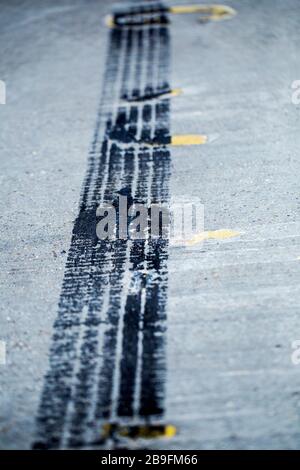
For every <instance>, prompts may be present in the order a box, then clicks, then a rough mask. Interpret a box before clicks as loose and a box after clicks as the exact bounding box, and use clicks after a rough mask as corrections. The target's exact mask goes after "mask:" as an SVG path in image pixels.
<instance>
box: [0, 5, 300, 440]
mask: <svg viewBox="0 0 300 470" xmlns="http://www.w3.org/2000/svg"><path fill="white" fill-rule="evenodd" d="M174 3H177V4H185V3H186V4H188V3H189V2H187V1H186V0H184V1H180V2H178V1H177V2H174ZM206 3H213V2H206ZM112 4H113V2H110V4H109V5H108V3H107V2H102V1H94V0H90V1H83V0H75V1H72V2H71V1H67V0H63V1H60V2H55V1H51V2H50V1H48V0H42V1H29V0H27V1H16V0H12V1H9V2H8V1H7V2H6V1H3V0H2V1H1V2H0V8H1V17H0V43H1V45H2V47H1V48H0V79H1V80H4V81H5V82H6V86H7V103H6V105H0V122H1V125H0V149H1V161H0V165H1V186H0V190H1V197H0V204H1V209H0V213H1V228H0V230H1V254H0V257H1V258H0V259H1V268H2V269H1V313H0V315H1V316H0V319H1V329H0V340H2V341H5V342H6V347H7V358H6V359H7V360H6V365H0V387H1V389H0V391H1V395H0V396H1V398H0V447H1V448H3V449H19V448H22V449H23V448H25V449H27V448H30V446H31V445H32V443H33V441H34V439H35V417H36V415H37V409H38V406H39V402H40V397H41V393H42V388H43V380H44V376H45V373H46V371H47V369H48V361H49V348H50V345H51V336H52V333H53V329H52V327H53V323H54V321H55V319H56V316H57V305H58V301H59V295H60V291H61V285H62V280H63V273H64V267H65V263H66V256H67V252H68V249H69V245H70V239H71V233H72V228H73V225H74V219H75V218H76V216H77V212H78V202H79V195H80V191H81V187H82V182H83V179H84V175H85V172H86V168H87V155H88V150H89V148H90V144H91V140H92V136H93V130H94V127H95V121H96V114H97V109H98V102H99V98H100V90H101V86H102V81H103V75H104V67H105V56H106V47H107V40H108V34H109V30H108V29H107V28H106V27H105V25H104V23H103V18H104V16H105V14H107V13H109V12H110V8H111V6H112ZM169 4H171V2H169ZM172 4H173V3H172ZM226 4H228V5H230V6H232V7H233V8H235V9H236V11H237V15H236V16H235V17H233V18H232V19H230V20H228V21H222V22H210V23H207V24H200V23H198V22H197V16H195V15H172V17H171V25H170V27H169V31H170V38H171V52H172V54H171V59H172V61H171V73H172V79H171V84H172V85H171V86H172V87H173V88H178V87H179V88H181V89H182V90H183V94H182V95H180V96H177V97H174V98H172V101H171V111H170V117H171V133H172V135H177V134H204V135H207V136H208V143H207V144H205V145H201V146H188V147H171V158H172V174H171V179H170V193H171V195H172V197H174V198H175V199H176V198H181V197H185V198H188V199H189V198H191V199H193V198H199V199H200V200H201V201H202V203H203V204H204V210H205V230H207V231H212V230H219V229H231V230H235V231H237V232H239V233H240V235H239V236H236V237H234V238H230V239H225V240H213V239H212V240H207V241H205V242H204V244H203V245H199V246H198V245H195V246H193V247H192V248H189V249H186V248H185V247H173V246H172V247H170V252H169V293H168V305H167V314H168V321H167V324H168V327H167V374H166V404H165V415H166V417H165V420H166V422H169V423H172V424H173V425H175V426H176V427H177V430H178V432H177V435H176V436H175V437H174V438H172V439H169V440H155V441H153V442H151V444H149V445H150V447H152V448H163V449H279V448H284V449H299V448H300V444H299V443H300V369H299V367H300V365H298V366H297V365H295V364H293V362H292V360H291V355H292V352H293V349H292V346H291V344H292V342H293V341H295V340H297V339H300V322H299V300H300V284H299V280H300V276H299V273H300V261H299V257H300V239H299V229H300V218H299V210H300V207H299V203H300V199H299V198H300V193H299V183H298V181H299V176H298V175H299V171H300V160H299V158H298V153H299V148H300V135H299V124H300V115H299V110H300V105H295V104H293V103H292V92H293V90H292V89H291V84H292V82H293V81H294V80H297V79H300V65H299V58H298V57H299V52H298V47H299V46H298V45H299V35H300V28H299V26H300V16H299V8H300V6H299V3H298V2H297V1H296V0H287V1H283V0H272V1H271V0H263V1H254V0H242V1H237V0H231V1H228V2H226ZM136 445H137V446H138V445H139V444H138V443H137V444H136Z"/></svg>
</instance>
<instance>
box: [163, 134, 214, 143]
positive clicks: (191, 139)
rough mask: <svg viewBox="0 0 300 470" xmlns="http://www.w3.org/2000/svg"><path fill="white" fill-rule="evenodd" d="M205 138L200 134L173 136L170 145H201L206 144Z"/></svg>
mask: <svg viewBox="0 0 300 470" xmlns="http://www.w3.org/2000/svg"><path fill="white" fill-rule="evenodd" d="M206 142H207V136H206V135H200V134H196V135H193V134H187V135H173V136H172V138H171V145H201V144H206Z"/></svg>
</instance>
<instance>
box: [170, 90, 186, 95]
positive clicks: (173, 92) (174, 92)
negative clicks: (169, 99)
mask: <svg viewBox="0 0 300 470" xmlns="http://www.w3.org/2000/svg"><path fill="white" fill-rule="evenodd" d="M182 93H183V92H182V89H181V88H174V89H173V90H172V91H171V93H170V95H171V96H178V95H181V94H182Z"/></svg>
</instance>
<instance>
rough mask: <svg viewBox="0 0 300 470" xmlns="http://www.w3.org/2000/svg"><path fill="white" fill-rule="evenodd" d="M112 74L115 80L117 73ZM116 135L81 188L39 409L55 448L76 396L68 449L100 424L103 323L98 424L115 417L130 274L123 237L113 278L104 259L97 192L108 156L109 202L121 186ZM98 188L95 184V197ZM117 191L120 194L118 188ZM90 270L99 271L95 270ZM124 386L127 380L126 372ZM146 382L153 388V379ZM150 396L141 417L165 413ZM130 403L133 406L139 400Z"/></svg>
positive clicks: (115, 44) (44, 442)
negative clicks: (93, 401)
mask: <svg viewBox="0 0 300 470" xmlns="http://www.w3.org/2000/svg"><path fill="white" fill-rule="evenodd" d="M129 31H130V30H129ZM138 34H139V37H140V38H141V32H139V33H138ZM151 35H153V29H152V28H151V29H150V30H149V37H151ZM128 37H129V39H128V42H127V47H128V50H129V52H130V48H131V45H130V41H131V39H130V34H129V36H128ZM120 38H121V33H120V32H118V31H113V32H112V38H111V46H110V50H113V49H114V48H115V49H118V48H119V46H120ZM128 43H129V46H128ZM150 49H151V47H150ZM111 57H113V55H111ZM108 62H109V61H108ZM107 70H110V72H111V73H112V72H113V73H116V66H115V64H114V65H111V64H109V66H108V67H107ZM124 76H125V79H124V78H123V83H125V81H126V76H127V75H126V64H125V72H124ZM109 79H110V80H111V76H110V78H109ZM148 87H149V86H148ZM149 88H152V89H153V87H151V86H150V87H149ZM146 106H147V107H148V105H145V107H146ZM152 109H153V107H152ZM148 111H149V107H148V110H147V109H146V110H145V109H144V110H143V116H146V115H147V113H148ZM135 121H137V109H136V108H135V107H132V109H131V111H130V116H129V125H130V128H131V131H130V132H129V135H133V134H135V133H136V132H137V126H136V124H135ZM124 122H125V125H126V122H127V121H126V119H125V121H124V110H121V111H120V112H119V113H118V118H117V125H118V126H120V127H121V128H122V127H123V125H124ZM167 133H168V130H167V129H164V128H163V127H162V128H160V129H159V137H160V135H162V134H167ZM106 134H107V135H108V136H109V138H110V139H111V135H112V131H111V116H108V120H107V131H106ZM156 134H157V132H156ZM159 137H158V138H159ZM109 138H107V139H106V140H104V142H103V144H102V149H101V153H100V158H98V162H97V154H96V151H95V148H96V143H97V132H96V134H95V138H94V141H93V146H92V152H91V155H90V166H89V170H88V175H87V178H86V183H85V187H84V190H83V193H82V199H81V204H80V212H79V216H78V218H77V220H76V222H75V226H74V230H73V235H72V242H71V247H70V251H69V256H68V261H67V265H66V272H65V278H64V283H63V289H62V294H61V300H60V303H59V314H58V319H57V321H56V322H55V325H54V331H55V333H54V336H53V344H52V348H51V352H50V372H49V373H48V375H47V377H46V379H45V388H44V392H43V396H42V400H41V406H40V410H39V416H38V425H39V431H38V437H39V442H38V443H37V444H36V447H47V448H56V447H59V446H60V444H61V437H62V436H61V434H62V430H63V424H64V419H65V413H66V409H67V404H68V402H69V401H70V400H73V401H74V412H73V417H72V420H71V430H70V434H71V438H70V440H69V442H68V445H69V446H74V447H75V446H76V445H80V444H81V443H82V442H84V434H85V433H84V429H82V428H83V425H85V426H91V425H93V424H96V423H88V422H86V419H87V408H88V394H89V390H90V388H91V382H92V381H93V380H94V370H95V367H96V363H97V347H98V344H97V336H98V331H97V330H98V328H99V325H100V324H101V323H105V324H108V325H110V328H109V329H108V330H107V331H106V333H105V342H104V345H103V357H104V358H103V366H102V370H101V374H100V383H99V391H98V393H99V394H98V403H97V408H96V415H95V420H96V421H97V420H98V419H101V418H109V417H110V414H111V389H112V380H113V377H112V370H113V368H114V367H115V362H114V361H115V357H114V354H112V353H113V351H115V336H116V332H117V326H118V320H119V318H118V311H119V309H120V295H121V292H122V286H121V285H120V281H121V279H122V275H123V274H124V272H123V271H124V265H125V255H126V241H123V240H118V241H116V242H114V247H113V250H114V253H115V254H114V259H113V270H112V272H110V273H109V275H108V273H107V272H106V271H107V267H106V263H105V256H106V254H107V249H108V248H109V247H108V245H107V243H106V242H99V241H97V240H96V239H95V223H96V222H95V213H96V208H97V204H96V200H97V195H95V194H96V193H98V191H99V189H98V188H99V187H101V185H102V184H103V175H102V173H101V169H102V168H103V166H105V165H108V161H109V162H110V163H109V178H108V183H107V187H106V198H105V199H108V200H110V201H111V196H112V192H114V191H115V189H116V188H113V187H112V183H111V181H114V182H116V179H115V176H116V174H119V173H120V161H119V160H120V159H121V158H122V156H123V158H124V149H122V147H121V148H119V147H118V145H112V146H111V150H110V155H109V157H108V155H107V153H108V139H109ZM129 142H130V140H129ZM155 152H157V154H159V152H160V150H159V149H157V150H155ZM125 158H126V160H125V161H126V164H125V166H126V165H127V171H125V175H126V176H125V178H124V182H125V183H126V185H127V186H128V182H129V179H130V175H132V174H133V149H127V150H125ZM114 161H115V163H114ZM95 172H96V173H97V178H96V179H94V181H95V183H94V184H93V185H92V181H93V177H94V174H95ZM91 186H93V187H94V191H93V193H92V197H91ZM113 189H114V191H112V190H113ZM129 192H130V187H129ZM143 243H144V242H143ZM99 245H100V246H99ZM136 246H137V245H136ZM96 248H97V249H96ZM134 251H136V249H134ZM153 253H155V255H154V258H157V255H158V251H157V250H155V249H154V250H153ZM135 256H136V259H139V258H140V259H142V257H143V256H144V250H140V253H138V254H137V255H136V253H132V254H131V258H132V257H133V258H134V257H135ZM160 256H161V257H162V258H163V255H159V256H158V258H159V257H160ZM151 263H152V262H150V265H151ZM156 266H157V265H156ZM91 267H92V268H93V269H92V270H91ZM136 267H137V265H136V264H135V265H134V264H133V272H134V271H135V268H136ZM107 283H109V285H110V302H109V305H110V307H109V309H108V311H107V315H106V318H105V319H103V318H101V317H99V312H101V302H102V296H103V289H104V287H105V285H106V284H107ZM153 294H154V298H155V299H159V295H158V292H157V286H156V287H155V288H154V291H153ZM147 299H148V306H150V307H148V310H149V311H152V314H151V315H152V317H151V315H149V314H147V317H149V318H152V320H151V322H149V325H150V323H151V325H152V326H149V331H150V329H151V327H152V329H153V325H154V324H155V311H154V312H153V308H154V310H159V308H160V307H159V305H158V304H157V302H156V301H154V300H153V295H150V294H149V292H148V294H147ZM127 304H128V308H127V310H126V311H127V314H129V312H130V310H132V305H131V306H130V302H127ZM132 304H134V305H135V307H134V309H135V310H136V311H137V312H139V305H140V298H136V299H135V300H134V302H133V303H132ZM161 305H162V303H161ZM84 306H88V314H87V318H86V321H85V326H87V327H88V329H87V331H86V332H85V335H84V339H83V344H82V346H81V367H80V370H79V373H78V375H77V377H76V379H77V385H76V393H75V397H74V396H71V390H70V381H71V379H72V375H73V370H74V361H76V360H78V358H76V356H75V345H76V342H77V340H78V336H79V332H78V330H79V328H80V327H81V326H82V319H81V318H80V314H81V313H82V310H83V308H84ZM146 310H147V309H146ZM138 315H139V313H138ZM128 318H129V317H128ZM162 318H163V316H162ZM131 320H132V319H131ZM135 328H136V327H135ZM133 331H134V328H133V329H132V327H131V326H130V325H129V327H128V328H126V330H125V331H124V338H125V339H124V341H125V342H126V341H127V342H128V339H130V335H132V332H133ZM128 335H129V338H128ZM147 337H148V345H150V344H152V346H155V342H153V334H152V335H148V336H147V335H146V340H144V342H145V344H147ZM126 338H127V340H126ZM149 338H151V340H149ZM159 346H161V345H159ZM147 350H148V352H147V355H146V351H147ZM64 356H66V358H65V359H63V358H64ZM150 356H152V357H153V351H151V347H149V346H148V348H147V346H144V352H143V360H144V361H145V363H146V362H147V358H149V357H150ZM154 362H155V361H154ZM148 363H149V360H148ZM152 363H153V360H152ZM151 368H152V370H154V368H155V366H154V365H153V364H152V367H151ZM144 370H145V368H144ZM123 377H124V367H123ZM143 377H144V383H146V381H145V372H144V373H143ZM153 377H154V381H153V380H152V381H151V380H150V383H154V386H152V389H155V387H157V386H158V385H159V384H158V383H157V380H156V379H155V374H154V375H153ZM123 382H124V378H123ZM121 383H122V378H121ZM124 383H126V377H125V382H124ZM155 384H156V385H155ZM147 386H149V384H148V385H147ZM144 388H145V386H144ZM154 396H155V394H154ZM123 399H124V396H123ZM121 400H122V399H121ZM121 400H120V402H121ZM131 401H132V394H130V397H125V399H124V403H127V404H128V403H130V402H131ZM146 401H147V400H146ZM146 401H145V400H144V405H143V406H141V413H140V414H141V415H142V416H144V415H145V416H146V415H150V414H151V413H150V412H149V410H150V409H152V410H156V411H157V410H158V409H159V410H160V413H161V412H162V408H159V407H157V406H152V405H151V407H148V408H147V406H146ZM129 406H131V407H132V405H129ZM156 411H155V413H156ZM123 414H124V413H123ZM156 414H157V413H156ZM121 415H122V412H121Z"/></svg>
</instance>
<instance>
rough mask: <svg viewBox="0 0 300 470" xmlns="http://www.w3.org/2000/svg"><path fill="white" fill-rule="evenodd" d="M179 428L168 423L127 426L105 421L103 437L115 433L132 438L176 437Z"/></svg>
mask: <svg viewBox="0 0 300 470" xmlns="http://www.w3.org/2000/svg"><path fill="white" fill-rule="evenodd" d="M176 432H177V429H176V427H175V426H173V425H172V424H167V425H161V424H158V425H155V424H153V425H151V424H149V425H137V426H125V425H119V424H114V423H105V424H104V425H103V426H102V433H101V437H102V439H103V438H105V439H107V438H109V437H112V436H115V435H119V436H121V437H128V438H131V439H159V438H168V439H169V438H171V437H174V436H175V434H176Z"/></svg>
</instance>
